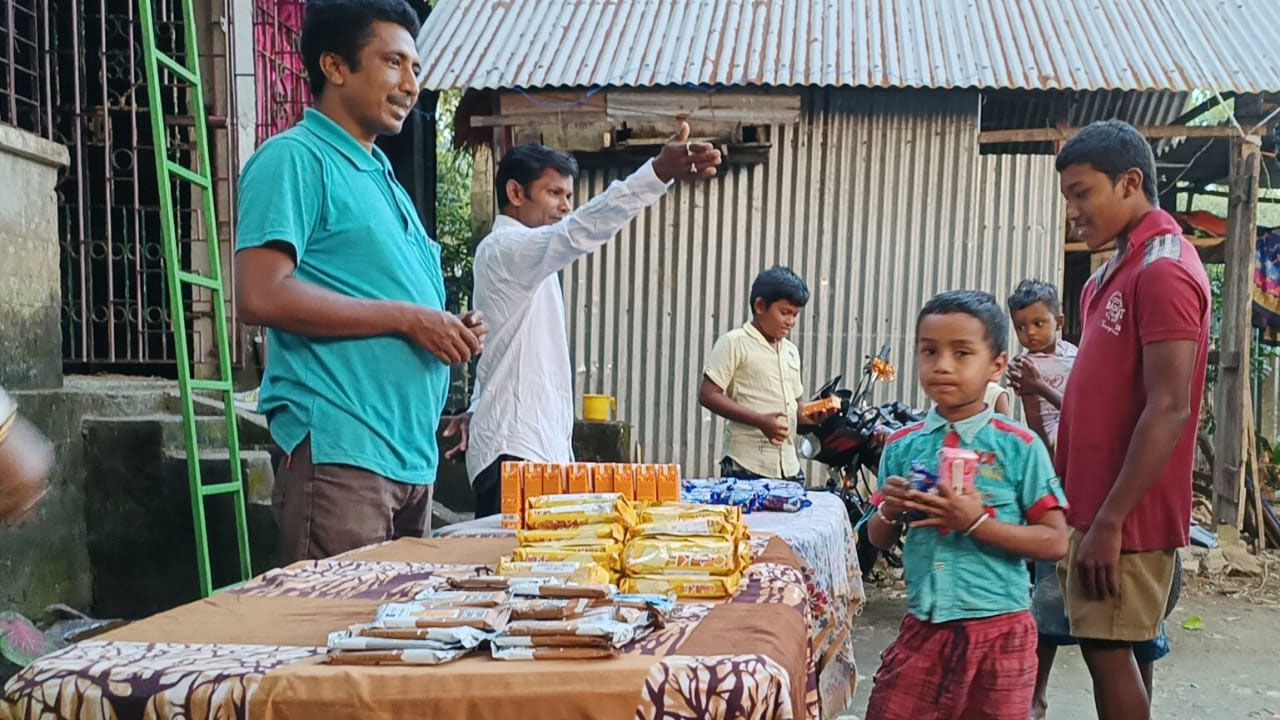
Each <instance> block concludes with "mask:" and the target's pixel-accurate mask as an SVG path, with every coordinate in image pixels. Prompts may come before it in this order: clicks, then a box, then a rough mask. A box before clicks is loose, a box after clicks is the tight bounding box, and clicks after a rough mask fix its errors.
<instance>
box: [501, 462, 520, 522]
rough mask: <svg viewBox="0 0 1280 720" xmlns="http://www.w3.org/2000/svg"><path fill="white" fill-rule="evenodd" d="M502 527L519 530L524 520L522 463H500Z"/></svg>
mask: <svg viewBox="0 0 1280 720" xmlns="http://www.w3.org/2000/svg"><path fill="white" fill-rule="evenodd" d="M501 496H502V527H504V528H510V529H512V530H519V529H520V528H521V527H523V522H522V521H523V518H524V467H523V463H518V462H504V463H502V490H501Z"/></svg>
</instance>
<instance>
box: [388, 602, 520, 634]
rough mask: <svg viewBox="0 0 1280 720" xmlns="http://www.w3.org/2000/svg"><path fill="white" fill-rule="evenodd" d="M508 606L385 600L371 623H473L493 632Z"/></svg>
mask: <svg viewBox="0 0 1280 720" xmlns="http://www.w3.org/2000/svg"><path fill="white" fill-rule="evenodd" d="M510 616H511V610H510V609H509V608H505V607H499V608H466V607H463V608H431V607H427V606H425V605H423V604H421V603H387V604H386V605H382V606H381V607H379V608H378V610H377V612H376V613H375V614H374V616H373V622H372V623H371V624H372V625H373V626H374V627H380V628H429V627H472V628H476V629H477V630H487V631H490V632H495V631H499V630H502V628H503V627H504V626H505V625H506V624H507V619H508V618H509V617H510Z"/></svg>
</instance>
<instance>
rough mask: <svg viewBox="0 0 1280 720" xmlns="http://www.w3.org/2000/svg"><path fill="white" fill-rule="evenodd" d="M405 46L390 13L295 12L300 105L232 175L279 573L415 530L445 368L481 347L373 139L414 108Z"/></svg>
mask: <svg viewBox="0 0 1280 720" xmlns="http://www.w3.org/2000/svg"><path fill="white" fill-rule="evenodd" d="M417 33H418V22H417V16H416V15H415V13H414V11H413V9H412V8H410V7H409V5H408V4H407V3H406V2H404V0H316V1H313V2H310V3H308V5H307V16H306V20H305V21H304V23H303V28H302V42H301V50H302V56H303V60H304V62H305V63H306V67H307V74H308V78H309V82H310V86H311V93H312V97H313V101H314V105H313V107H312V108H309V109H307V110H306V112H305V114H304V116H303V118H302V121H301V122H300V123H298V124H297V125H296V126H294V127H292V128H290V129H289V130H287V131H285V132H283V133H281V134H280V135H277V136H276V137H273V138H271V139H270V140H268V141H267V142H266V143H264V144H263V145H262V147H261V148H259V149H258V151H257V152H256V153H254V155H253V157H252V158H251V159H250V160H249V163H248V164H247V165H246V166H245V169H244V173H243V174H242V175H241V179H240V189H239V217H238V221H237V226H236V229H237V236H238V237H237V252H236V303H237V307H238V309H239V312H240V316H241V318H242V319H243V320H244V321H245V322H246V323H250V324H255V325H265V326H267V327H268V329H269V330H268V338H269V345H270V347H271V360H270V362H269V363H268V365H267V368H266V374H265V377H264V378H263V383H262V394H261V401H260V405H259V409H260V411H261V412H263V413H264V414H266V415H267V418H268V422H269V423H270V427H271V435H272V437H273V438H274V439H275V441H276V443H277V444H279V445H280V447H281V448H283V449H284V451H285V452H286V453H288V457H287V458H286V459H285V460H284V462H283V463H282V464H281V466H280V468H279V470H278V472H277V474H276V482H275V491H274V495H273V498H272V505H273V508H274V510H275V513H276V518H277V520H278V522H279V525H280V542H279V552H280V560H281V561H282V562H286V563H287V562H291V561H294V560H299V559H308V558H316V559H318V558H324V557H328V556H330V555H334V554H337V553H340V552H344V551H346V550H350V549H352V548H356V547H360V546H363V545H367V544H370V543H374V542H379V541H383V540H389V539H392V538H396V537H403V536H424V535H426V534H429V532H430V522H431V498H432V487H433V483H434V481H435V475H436V468H437V465H438V462H439V456H438V449H437V447H436V441H435V436H436V427H437V425H438V424H439V421H440V414H441V412H442V411H443V409H444V403H445V398H446V395H447V392H448V385H449V368H448V365H449V364H452V363H460V362H465V361H467V360H469V359H470V358H471V357H472V356H474V355H476V354H478V353H479V352H480V350H481V347H482V341H483V338H484V334H485V327H484V323H483V320H482V319H481V318H480V317H479V316H464V317H461V318H460V317H456V316H454V315H452V314H450V313H448V312H445V310H444V305H445V291H444V282H443V277H442V274H441V269H440V246H439V245H438V244H437V243H435V242H434V241H432V240H431V239H430V238H429V237H427V234H426V231H425V230H424V229H423V227H422V224H421V222H419V220H418V216H417V213H416V211H415V210H414V207H413V204H412V203H411V202H410V200H409V197H408V195H407V194H406V193H405V191H404V189H403V188H402V187H401V186H400V185H399V184H398V183H397V182H396V180H395V177H394V176H393V175H392V171H391V165H390V163H389V162H388V161H387V157H386V156H385V155H384V154H383V153H382V151H381V150H379V149H378V148H377V147H375V146H374V144H373V143H374V140H375V139H376V138H377V136H379V135H392V134H395V133H398V132H400V128H401V125H402V124H403V123H404V120H405V118H406V117H408V115H409V113H410V112H412V110H413V107H414V103H415V102H416V100H417V96H418V85H417V80H416V75H417V74H418V73H419V71H420V64H419V59H418V55H417V52H416V50H415V46H414V38H415V37H416V35H417Z"/></svg>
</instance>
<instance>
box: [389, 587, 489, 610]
mask: <svg viewBox="0 0 1280 720" xmlns="http://www.w3.org/2000/svg"><path fill="white" fill-rule="evenodd" d="M510 599H511V596H510V594H508V593H507V592H505V591H503V590H487V591H467V590H434V589H433V590H423V591H422V592H420V593H418V594H417V595H414V596H413V601H414V602H416V603H418V604H420V605H422V606H423V607H429V608H436V607H489V608H491V607H498V606H499V605H503V604H505V603H506V602H507V601H508V600H510Z"/></svg>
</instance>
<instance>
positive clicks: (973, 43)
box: [418, 0, 1280, 92]
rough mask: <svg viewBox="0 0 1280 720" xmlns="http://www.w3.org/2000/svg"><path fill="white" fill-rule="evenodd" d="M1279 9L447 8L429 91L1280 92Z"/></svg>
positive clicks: (469, 3)
mask: <svg viewBox="0 0 1280 720" xmlns="http://www.w3.org/2000/svg"><path fill="white" fill-rule="evenodd" d="M1276 28H1280V2H1277V1H1276V0H442V1H441V2H440V4H439V6H437V7H436V8H435V9H434V10H433V11H432V13H431V16H430V17H429V18H428V19H427V22H426V24H425V25H424V26H423V28H422V33H421V34H420V35H419V38H418V45H419V49H420V51H421V53H422V56H423V58H424V59H425V64H426V66H427V70H426V72H425V76H424V81H423V86H424V87H425V88H427V89H432V90H440V89H446V88H460V87H465V88H474V89H483V88H491V89H496V88H510V87H520V88H537V87H591V86H626V87H636V86H638V87H647V86H658V85H683V84H696V85H768V86H787V85H809V86H852V87H858V86H863V87H927V88H968V87H974V88H1020V89H1039V90H1048V89H1066V90H1103V89H1119V90H1175V91H1188V90H1193V89H1216V90H1235V91H1238V92H1264V91H1276V90H1280V42H1277V41H1276V39H1275V36H1274V33H1275V31H1276Z"/></svg>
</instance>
